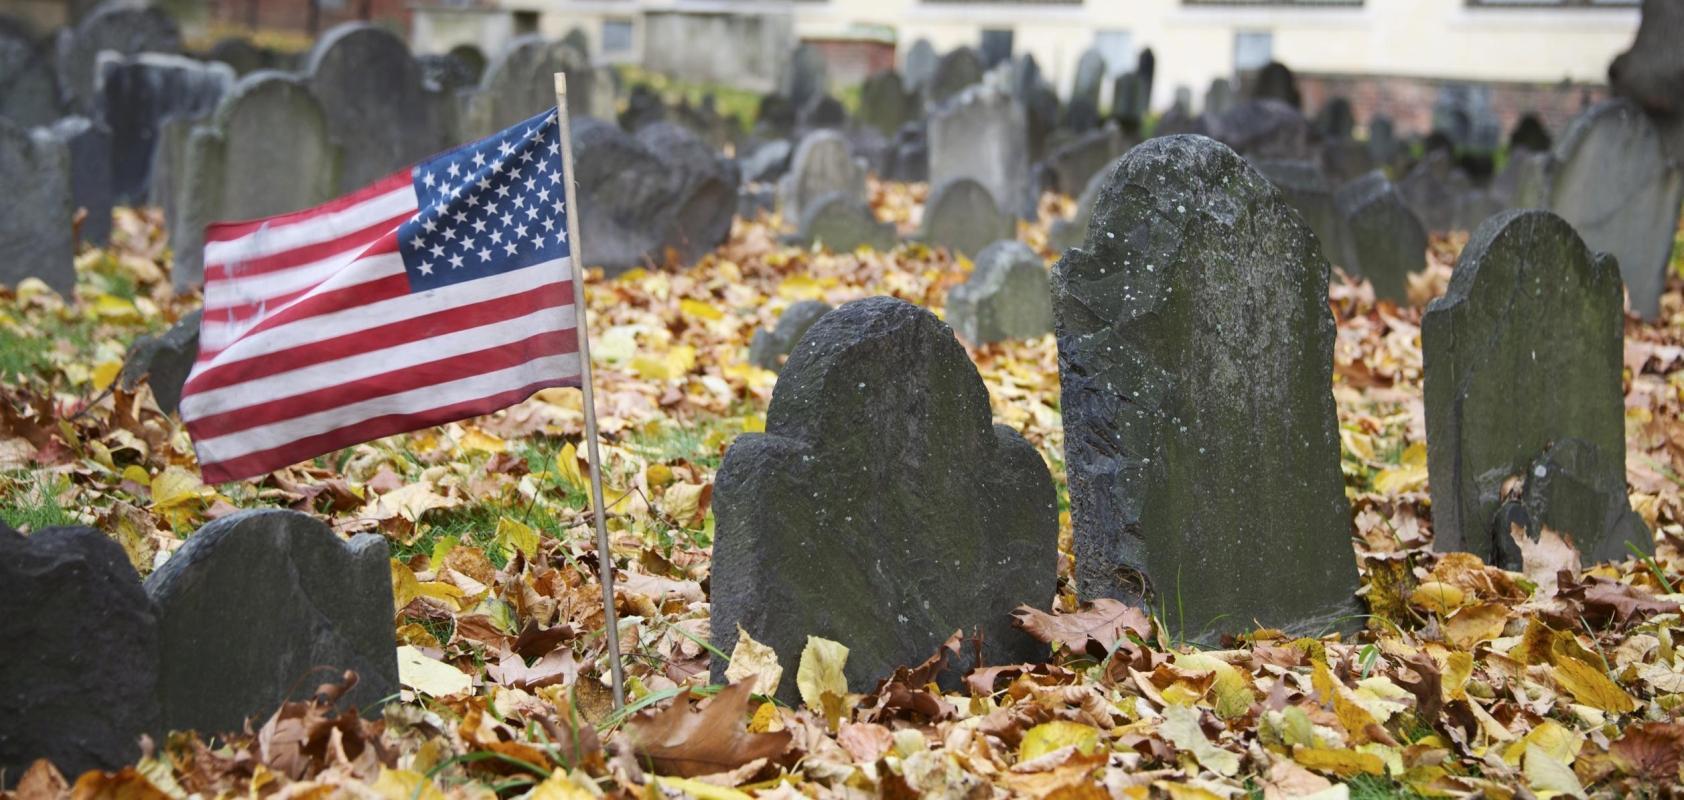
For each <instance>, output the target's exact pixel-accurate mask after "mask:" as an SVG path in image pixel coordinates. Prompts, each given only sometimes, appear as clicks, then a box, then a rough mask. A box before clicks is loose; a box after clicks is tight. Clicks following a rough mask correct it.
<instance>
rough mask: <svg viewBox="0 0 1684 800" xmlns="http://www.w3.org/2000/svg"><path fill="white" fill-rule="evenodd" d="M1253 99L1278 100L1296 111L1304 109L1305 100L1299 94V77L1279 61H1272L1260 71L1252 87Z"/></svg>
mask: <svg viewBox="0 0 1684 800" xmlns="http://www.w3.org/2000/svg"><path fill="white" fill-rule="evenodd" d="M1251 99H1253V100H1277V101H1279V102H1282V103H1285V104H1287V105H1289V106H1292V107H1293V108H1294V109H1299V108H1303V107H1304V98H1303V96H1302V95H1300V94H1299V93H1298V78H1297V76H1295V75H1293V74H1292V70H1291V69H1289V68H1288V67H1287V66H1286V65H1285V64H1282V63H1280V62H1279V61H1270V62H1269V63H1267V64H1265V65H1263V69H1261V70H1258V72H1257V78H1256V81H1255V82H1254V83H1253V84H1252V86H1251Z"/></svg>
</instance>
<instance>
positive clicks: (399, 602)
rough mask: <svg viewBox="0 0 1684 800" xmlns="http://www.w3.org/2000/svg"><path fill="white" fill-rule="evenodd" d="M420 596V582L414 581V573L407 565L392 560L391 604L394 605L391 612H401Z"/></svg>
mask: <svg viewBox="0 0 1684 800" xmlns="http://www.w3.org/2000/svg"><path fill="white" fill-rule="evenodd" d="M420 596H421V582H420V581H418V580H416V579H415V571H414V570H412V569H410V568H409V565H408V564H405V563H403V562H402V561H399V560H397V559H395V558H394V559H392V602H393V603H394V604H395V605H396V608H394V609H392V610H393V611H402V610H403V607H404V606H407V605H409V604H410V603H411V602H414V600H415V598H417V597H420Z"/></svg>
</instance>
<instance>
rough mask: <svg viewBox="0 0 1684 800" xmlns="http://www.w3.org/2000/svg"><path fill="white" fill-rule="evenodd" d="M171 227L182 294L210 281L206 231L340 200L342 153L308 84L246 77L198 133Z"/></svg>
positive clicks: (280, 77) (272, 75) (175, 277)
mask: <svg viewBox="0 0 1684 800" xmlns="http://www.w3.org/2000/svg"><path fill="white" fill-rule="evenodd" d="M182 172H183V175H182V178H181V184H180V188H179V192H178V194H177V209H176V210H177V212H178V213H177V214H176V218H175V219H173V220H170V245H171V248H172V250H173V252H174V254H175V262H174V263H173V264H172V265H171V267H170V279H171V281H172V282H173V283H174V284H175V286H176V288H177V289H178V290H182V289H186V288H188V287H191V286H196V285H198V284H200V283H201V282H202V281H203V280H204V242H205V238H204V236H205V226H206V225H208V224H210V223H211V222H214V221H217V220H231V219H233V220H238V219H258V218H261V217H267V216H272V215H275V214H281V213H285V212H289V211H298V210H300V209H304V208H309V207H310V206H313V205H316V204H318V203H322V202H325V201H327V200H330V199H332V198H333V197H334V196H335V195H336V194H338V186H339V180H338V176H339V148H338V146H337V145H335V144H334V142H333V137H332V134H331V132H330V131H329V128H328V121H327V115H326V113H325V112H323V111H322V106H321V103H320V102H318V101H317V100H316V98H315V96H314V95H312V94H311V93H310V88H309V85H308V84H306V83H305V82H304V80H303V79H302V78H297V77H294V76H291V75H286V74H282V73H278V72H270V71H260V72H254V73H252V74H250V75H247V76H246V77H244V78H241V79H240V81H239V82H238V83H236V84H235V85H234V88H233V89H230V90H229V92H228V94H227V95H226V96H224V97H223V98H222V102H221V103H219V104H218V105H217V108H216V112H215V113H214V114H213V115H212V116H211V119H210V121H209V122H207V123H206V124H204V125H201V126H199V127H197V128H195V129H194V130H193V133H192V135H191V136H190V137H189V139H188V142H187V158H186V164H185V167H184V169H183V170H182Z"/></svg>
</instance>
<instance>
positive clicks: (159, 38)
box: [57, 0, 181, 114]
mask: <svg viewBox="0 0 1684 800" xmlns="http://www.w3.org/2000/svg"><path fill="white" fill-rule="evenodd" d="M107 50H114V51H116V52H117V53H118V54H120V55H125V56H128V55H134V54H136V53H180V52H181V31H180V30H179V29H178V28H177V27H176V24H175V20H174V19H172V18H171V17H170V15H169V14H168V13H167V12H165V11H164V9H163V8H162V7H160V6H156V5H153V4H151V3H148V2H145V1H144V0H106V2H104V3H101V4H100V5H99V7H98V8H96V9H94V10H93V11H92V12H91V13H89V14H88V15H87V16H85V17H83V18H82V20H81V21H80V22H78V23H76V27H74V28H71V29H69V30H67V31H64V32H63V33H62V34H61V35H60V36H59V39H58V53H57V57H58V74H59V88H60V90H61V91H63V92H64V94H65V97H66V98H67V99H68V100H69V103H70V108H71V109H73V110H75V111H78V112H81V113H83V114H95V113H97V111H98V109H97V107H96V104H95V102H94V101H95V97H94V89H95V85H96V84H97V82H98V81H97V77H98V75H99V72H98V63H97V62H98V60H99V54H100V53H102V52H105V51H107Z"/></svg>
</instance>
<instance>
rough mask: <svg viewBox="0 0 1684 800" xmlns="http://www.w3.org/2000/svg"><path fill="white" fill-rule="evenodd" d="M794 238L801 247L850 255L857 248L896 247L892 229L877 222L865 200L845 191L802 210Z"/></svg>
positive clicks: (831, 194)
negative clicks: (809, 245) (817, 248)
mask: <svg viewBox="0 0 1684 800" xmlns="http://www.w3.org/2000/svg"><path fill="white" fill-rule="evenodd" d="M798 231H799V232H798V233H797V234H796V237H797V239H798V240H800V241H801V242H802V243H804V244H816V245H822V246H823V247H825V248H828V249H829V250H831V251H832V252H836V253H849V252H853V251H854V250H856V249H858V248H860V247H869V248H871V249H873V250H879V251H882V250H889V249H891V248H893V247H894V246H895V226H894V224H893V223H889V222H878V221H877V217H876V215H874V214H872V213H871V206H870V205H867V204H866V202H865V201H863V200H861V199H859V198H858V197H855V196H853V195H851V194H847V193H845V192H831V193H830V194H827V195H823V196H821V197H819V198H818V199H817V200H814V201H813V202H811V203H808V204H807V206H806V208H804V209H802V211H801V222H800V226H799V228H798Z"/></svg>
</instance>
